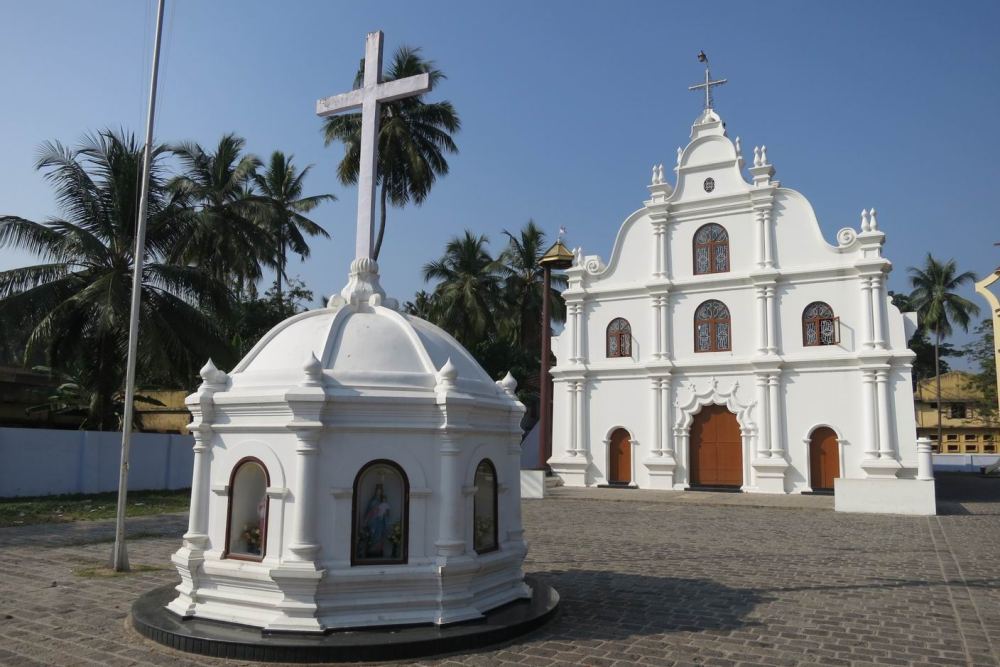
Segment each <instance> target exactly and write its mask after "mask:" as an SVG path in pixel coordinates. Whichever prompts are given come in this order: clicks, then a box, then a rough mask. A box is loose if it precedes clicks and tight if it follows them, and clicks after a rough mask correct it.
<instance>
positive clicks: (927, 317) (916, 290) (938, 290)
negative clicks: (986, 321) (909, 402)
mask: <svg viewBox="0 0 1000 667" xmlns="http://www.w3.org/2000/svg"><path fill="white" fill-rule="evenodd" d="M909 272H910V285H912V286H913V292H911V293H910V302H911V304H912V305H913V306H914V307H915V308H916V309H917V314H918V316H919V318H920V320H921V322H922V325H923V327H924V328H925V329H926V330H927V331H929V332H932V333H933V334H934V373H935V376H936V384H937V418H938V419H937V421H938V442H941V366H940V363H941V362H940V359H941V355H940V349H941V342H942V340H943V339H945V338H947V337H948V336H951V333H952V328H951V326H952V321H954V322H955V324H957V325H958V326H960V327H962V330H963V331H968V330H969V322H970V321H971V319H972V317H974V316H976V315H978V314H979V306H977V305H976V304H975V303H973V302H971V301H969V300H968V299H964V298H962V297H960V296H959V295H958V294H955V290H957V289H958V288H959V287H961V286H962V285H963V284H965V283H969V284H973V283H975V282H976V276H975V274H973V273H972V272H971V271H965V272H963V273H958V268H957V266H956V265H955V260H953V259H950V260H948V261H947V262H945V263H941V262H939V261H938V260H936V259H934V258H933V257H932V256H931V254H930V253H927V259H926V260H925V262H924V266H923V268H916V267H912V266H911V267H910V268H909Z"/></svg>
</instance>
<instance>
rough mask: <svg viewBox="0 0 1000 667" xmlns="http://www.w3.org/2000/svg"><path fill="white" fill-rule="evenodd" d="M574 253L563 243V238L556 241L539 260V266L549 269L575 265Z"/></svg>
mask: <svg viewBox="0 0 1000 667" xmlns="http://www.w3.org/2000/svg"><path fill="white" fill-rule="evenodd" d="M573 259H574V258H573V253H572V252H571V251H570V249H569V248H567V247H566V246H565V245H563V242H562V240H559V241H556V242H555V243H553V244H552V247H551V248H549V249H548V250H546V251H545V254H544V255H542V258H541V259H539V260H538V264H539V266H541V267H542V268H547V269H556V270H562V269H568V268H569V267H571V266H573Z"/></svg>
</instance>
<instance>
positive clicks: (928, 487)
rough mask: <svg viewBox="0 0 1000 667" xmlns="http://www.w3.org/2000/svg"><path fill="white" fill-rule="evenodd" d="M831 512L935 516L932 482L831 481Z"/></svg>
mask: <svg viewBox="0 0 1000 667" xmlns="http://www.w3.org/2000/svg"><path fill="white" fill-rule="evenodd" d="M833 489H834V490H833V495H834V503H833V506H834V509H835V510H836V511H838V512H859V513H863V514H911V515H918V516H931V515H934V514H936V513H937V501H936V500H935V498H934V480H927V481H923V480H916V479H835V480H833Z"/></svg>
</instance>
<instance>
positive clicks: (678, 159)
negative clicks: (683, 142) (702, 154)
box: [677, 146, 684, 167]
mask: <svg viewBox="0 0 1000 667" xmlns="http://www.w3.org/2000/svg"><path fill="white" fill-rule="evenodd" d="M683 156H684V149H683V148H681V147H680V146H678V147H677V166H678V167H679V166H681V157H683Z"/></svg>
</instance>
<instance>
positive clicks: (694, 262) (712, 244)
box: [691, 222, 733, 276]
mask: <svg viewBox="0 0 1000 667" xmlns="http://www.w3.org/2000/svg"><path fill="white" fill-rule="evenodd" d="M706 227H718V228H719V229H721V230H722V231H723V232H724V233H725V235H726V238H725V240H724V241H706V242H704V243H699V242H698V234H700V233H701V230H703V229H705V228H706ZM718 246H725V248H726V268H725V269H716V268H715V249H716V248H717V247H718ZM699 248H707V249H708V271H699V270H698V249H699ZM732 268H733V255H732V249H731V248H730V247H729V230H728V229H726V228H725V227H723V226H722V225H720V224H719V223H717V222H709V223H706V224H704V225H702V226H701V227H699V228H698V229H696V230H694V236H692V237H691V272H692V274H694V275H696V276H708V275H711V274H713V273H729V272H730V271H732Z"/></svg>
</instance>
